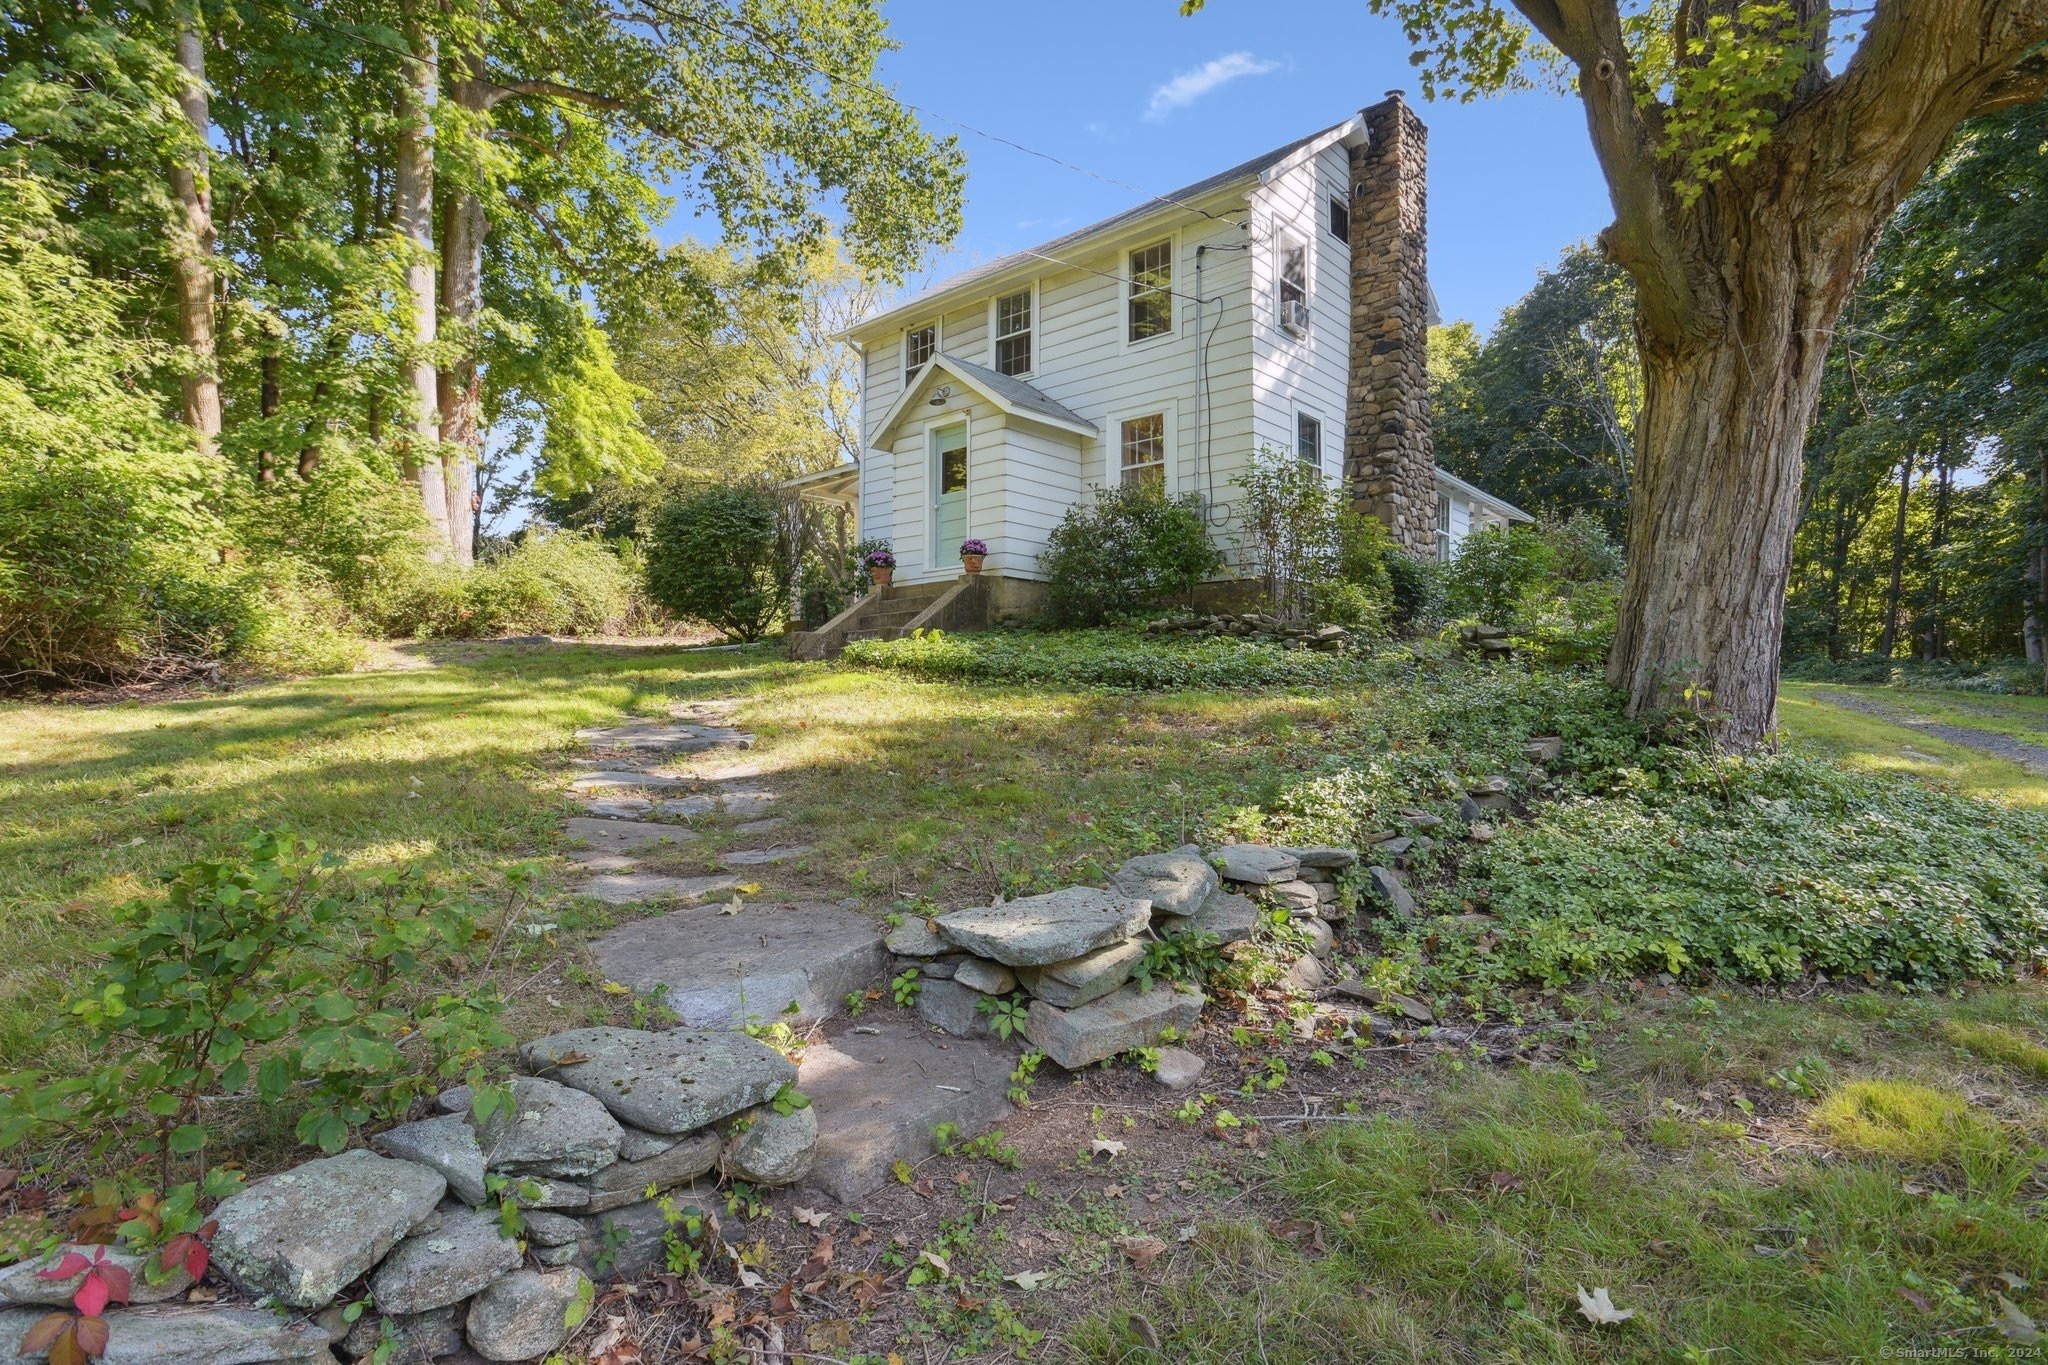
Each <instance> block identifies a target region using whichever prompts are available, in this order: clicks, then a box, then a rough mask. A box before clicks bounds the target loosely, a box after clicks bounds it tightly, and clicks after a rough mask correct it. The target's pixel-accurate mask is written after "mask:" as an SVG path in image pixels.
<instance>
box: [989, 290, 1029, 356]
mask: <svg viewBox="0 0 2048 1365" xmlns="http://www.w3.org/2000/svg"><path fill="white" fill-rule="evenodd" d="M996 373H997V374H1030V373H1031V291H1030V290H1029V289H1020V290H1018V291H1017V292H1016V293H1014V294H1011V295H1009V296H1007V297H1005V298H1000V299H997V300H996Z"/></svg>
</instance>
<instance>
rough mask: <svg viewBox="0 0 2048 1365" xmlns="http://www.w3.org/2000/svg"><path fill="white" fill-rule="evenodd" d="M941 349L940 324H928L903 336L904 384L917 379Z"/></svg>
mask: <svg viewBox="0 0 2048 1365" xmlns="http://www.w3.org/2000/svg"><path fill="white" fill-rule="evenodd" d="M938 349H939V324H938V323H936V322H927V323H926V324H925V325H924V326H922V327H913V328H911V329H910V330H909V331H907V332H905V333H904V334H903V382H904V383H905V384H908V383H910V381H911V380H913V379H915V378H917V372H918V371H919V370H921V369H923V368H924V367H925V366H926V365H927V364H929V363H930V362H931V358H932V357H933V356H934V355H935V354H937V353H938Z"/></svg>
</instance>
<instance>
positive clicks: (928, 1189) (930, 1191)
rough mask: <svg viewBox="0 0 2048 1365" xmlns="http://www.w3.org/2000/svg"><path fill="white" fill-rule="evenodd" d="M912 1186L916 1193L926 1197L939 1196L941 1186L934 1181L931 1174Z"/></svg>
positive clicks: (935, 1197)
mask: <svg viewBox="0 0 2048 1365" xmlns="http://www.w3.org/2000/svg"><path fill="white" fill-rule="evenodd" d="M910 1188H911V1190H912V1191H913V1192H914V1193H916V1194H919V1195H921V1196H923V1197H924V1198H926V1199H937V1198H938V1197H939V1187H938V1186H937V1185H934V1184H933V1183H932V1178H931V1177H930V1176H926V1177H925V1178H924V1179H922V1180H920V1181H918V1182H917V1183H916V1184H915V1185H912V1186H911V1187H910Z"/></svg>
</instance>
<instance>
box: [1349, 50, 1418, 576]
mask: <svg viewBox="0 0 2048 1365" xmlns="http://www.w3.org/2000/svg"><path fill="white" fill-rule="evenodd" d="M1363 112H1364V115H1365V124H1366V135H1367V140H1366V143H1365V145H1364V146H1362V147H1354V148H1352V149H1351V383H1350V387H1349V391H1348V398H1347V402H1346V410H1345V414H1344V479H1345V484H1346V486H1347V488H1348V489H1349V491H1350V494H1351V505H1352V506H1353V507H1355V508H1357V509H1358V510H1359V511H1361V512H1367V513H1370V514H1371V515H1373V516H1376V517H1378V518H1379V519H1380V520H1381V521H1383V522H1385V523H1386V525H1387V529H1389V530H1390V531H1392V532H1393V533H1394V541H1395V543H1396V544H1398V545H1399V546H1400V547H1401V548H1402V549H1404V550H1406V551H1408V552H1409V553H1410V554H1412V555H1417V556H1419V557H1421V558H1424V559H1435V558H1436V473H1435V470H1436V464H1435V456H1434V446H1433V444H1432V442H1431V440H1430V430H1429V360H1428V346H1429V262H1428V250H1427V248H1428V244H1429V236H1428V218H1427V192H1426V189H1425V185H1424V178H1425V173H1426V171H1427V169H1428V162H1429V130H1428V129H1427V128H1425V127H1423V124H1422V120H1421V119H1420V118H1418V117H1417V116H1416V114H1415V111H1414V110H1413V109H1410V108H1409V107H1408V104H1407V101H1405V100H1403V99H1402V98H1401V92H1400V91H1398V90H1393V91H1389V92H1388V93H1387V97H1386V99H1384V100H1382V101H1380V102H1379V103H1378V104H1375V105H1372V106H1371V107H1370V108H1368V109H1366V110H1364V111H1363Z"/></svg>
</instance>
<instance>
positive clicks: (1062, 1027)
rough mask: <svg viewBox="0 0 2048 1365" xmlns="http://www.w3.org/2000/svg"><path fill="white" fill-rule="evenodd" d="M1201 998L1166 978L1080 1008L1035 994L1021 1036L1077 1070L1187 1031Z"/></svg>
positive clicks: (1199, 1012)
mask: <svg viewBox="0 0 2048 1365" xmlns="http://www.w3.org/2000/svg"><path fill="white" fill-rule="evenodd" d="M1308 960H1309V961H1313V960H1314V959H1312V958H1311V959H1308ZM1203 1003H1204V1002H1203V998H1202V993H1201V992H1200V991H1195V990H1189V991H1181V990H1176V989H1174V988H1173V987H1172V986H1170V985H1168V984H1166V983H1165V982H1160V983H1159V984H1157V985H1155V986H1154V987H1153V988H1152V989H1151V990H1149V991H1148V990H1145V989H1143V988H1141V987H1140V986H1139V985H1138V983H1137V982H1135V981H1134V982H1132V983H1131V984H1130V985H1128V986H1124V987H1122V988H1120V989H1118V990H1116V991H1113V992H1111V993H1110V994H1109V995H1105V996H1104V997H1102V999H1100V1000H1097V1001H1094V1002H1093V1003H1091V1004H1087V1005H1083V1006H1081V1007H1080V1008H1079V1009H1071V1010H1063V1009H1056V1008H1055V1007H1053V1006H1051V1005H1048V1004H1046V1003H1045V1002H1044V1001H1043V1000H1034V1001H1032V1002H1031V1012H1030V1014H1028V1015H1027V1016H1025V1020H1024V1036H1025V1037H1026V1038H1029V1039H1030V1040H1031V1042H1032V1044H1033V1046H1035V1047H1037V1048H1038V1050H1039V1051H1041V1052H1043V1053H1044V1054H1045V1055H1046V1056H1048V1057H1050V1058H1052V1059H1053V1060H1054V1061H1055V1062H1058V1063H1059V1064H1060V1065H1061V1066H1063V1067H1065V1068H1066V1069H1067V1070H1069V1071H1078V1070H1080V1069H1081V1068H1082V1067H1084V1066H1092V1065H1094V1064H1095V1063H1096V1062H1100V1061H1104V1060H1107V1059H1108V1058H1111V1057H1114V1056H1116V1055H1117V1054H1118V1053H1119V1052H1129V1051H1130V1050H1131V1049H1132V1048H1134V1047H1150V1046H1151V1045H1152V1044H1154V1043H1156V1042H1158V1041H1159V1037H1160V1035H1161V1034H1163V1033H1164V1032H1165V1031H1166V1030H1167V1029H1168V1028H1174V1029H1178V1030H1179V1031H1180V1032H1182V1033H1186V1032H1187V1031H1188V1030H1189V1029H1190V1028H1193V1027H1194V1025H1195V1021H1196V1020H1198V1019H1200V1018H1201V1017H1202V1005H1203Z"/></svg>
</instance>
